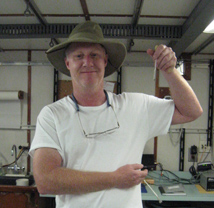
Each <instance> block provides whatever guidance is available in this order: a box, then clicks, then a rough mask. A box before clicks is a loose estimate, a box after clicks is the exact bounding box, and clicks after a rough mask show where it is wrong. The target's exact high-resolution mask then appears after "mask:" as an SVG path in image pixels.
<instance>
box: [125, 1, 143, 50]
mask: <svg viewBox="0 0 214 208" xmlns="http://www.w3.org/2000/svg"><path fill="white" fill-rule="evenodd" d="M143 1H144V0H135V6H134V14H133V17H132V23H131V24H132V26H133V27H134V28H135V27H136V26H137V24H138V21H139V18H140V14H141V10H142V8H143ZM132 46H134V40H133V39H130V40H128V48H127V51H128V52H131V47H132Z"/></svg>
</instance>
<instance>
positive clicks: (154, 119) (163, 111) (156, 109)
mask: <svg viewBox="0 0 214 208" xmlns="http://www.w3.org/2000/svg"><path fill="white" fill-rule="evenodd" d="M147 109H148V116H149V119H148V120H149V138H152V137H156V136H160V135H164V134H167V132H168V130H169V127H170V125H171V122H172V117H173V113H174V109H175V105H174V101H173V100H166V99H160V98H157V97H154V96H149V99H148V106H147Z"/></svg>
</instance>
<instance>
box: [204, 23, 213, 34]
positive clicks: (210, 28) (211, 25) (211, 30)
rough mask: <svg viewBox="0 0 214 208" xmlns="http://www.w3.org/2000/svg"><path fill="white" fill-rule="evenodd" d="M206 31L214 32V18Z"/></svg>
mask: <svg viewBox="0 0 214 208" xmlns="http://www.w3.org/2000/svg"><path fill="white" fill-rule="evenodd" d="M204 33H214V20H213V21H212V22H211V23H210V24H209V25H208V26H207V27H206V29H205V30H204Z"/></svg>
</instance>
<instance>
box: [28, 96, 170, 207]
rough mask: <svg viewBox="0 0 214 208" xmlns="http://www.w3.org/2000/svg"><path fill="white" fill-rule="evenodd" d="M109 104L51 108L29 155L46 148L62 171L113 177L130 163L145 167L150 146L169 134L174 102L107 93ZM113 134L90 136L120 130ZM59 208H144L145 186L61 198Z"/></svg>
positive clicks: (45, 112)
mask: <svg viewBox="0 0 214 208" xmlns="http://www.w3.org/2000/svg"><path fill="white" fill-rule="evenodd" d="M108 96H109V101H110V104H111V105H112V106H113V108H114V111H115V113H116V116H115V114H114V111H113V110H112V108H111V107H108V106H107V102H105V103H104V104H102V105H101V106H97V107H83V106H79V108H80V111H79V116H80V120H81V123H82V127H81V124H80V122H79V118H78V113H77V110H76V106H75V104H74V102H73V101H72V99H71V98H70V97H69V96H67V97H65V98H63V99H61V100H59V101H57V102H55V103H53V104H50V105H48V106H46V107H44V108H43V109H42V111H41V112H40V114H39V116H38V119H37V125H36V132H35V137H34V139H33V142H32V145H31V149H30V155H31V156H32V157H33V154H34V151H35V149H37V148H41V147H50V148H55V149H57V150H58V152H59V154H60V155H61V157H62V159H63V167H67V168H71V169H75V170H84V171H101V172H105V171H106V172H109V171H114V170H116V169H118V168H119V167H121V166H123V165H126V164H135V163H141V158H142V154H143V149H144V146H145V144H146V142H147V141H148V140H149V139H150V138H153V137H155V136H158V135H163V134H166V133H167V131H168V129H169V126H170V124H171V119H172V115H173V112H174V102H173V101H169V100H163V99H158V98H156V97H154V96H149V95H145V94H142V93H122V94H121V95H116V94H113V93H110V92H108ZM117 119H118V121H119V124H120V128H119V129H117V130H115V131H114V132H112V133H109V134H108V133H107V134H102V135H100V136H97V137H94V138H86V137H85V136H84V134H83V129H84V130H85V132H86V133H95V132H102V131H105V130H108V129H112V128H114V127H116V126H117ZM56 207H57V208H69V207H75V208H77V207H80V208H84V207H87V208H88V207H90V208H109V207H111V208H121V207H123V208H141V207H142V201H141V190H140V185H138V186H134V187H132V188H130V189H125V190H122V189H116V188H114V189H110V190H103V191H99V192H95V193H88V194H83V195H80V196H77V195H57V196H56Z"/></svg>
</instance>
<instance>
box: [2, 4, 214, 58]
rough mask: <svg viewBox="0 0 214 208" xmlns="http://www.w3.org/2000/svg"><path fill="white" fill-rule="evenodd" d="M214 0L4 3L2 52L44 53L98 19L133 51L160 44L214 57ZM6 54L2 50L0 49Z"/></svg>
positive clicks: (109, 35) (110, 35)
mask: <svg viewBox="0 0 214 208" xmlns="http://www.w3.org/2000/svg"><path fill="white" fill-rule="evenodd" d="M213 19H214V1H213V0H108V1H106V0H7V1H6V0H5V1H0V51H1V52H4V51H13V50H36V51H40V50H41V51H45V50H47V49H48V48H50V45H53V44H57V43H60V42H63V41H64V40H65V39H66V37H68V35H69V34H70V32H71V31H72V29H73V28H74V27H75V26H76V24H77V23H81V22H84V21H86V20H92V21H95V22H97V23H99V24H100V25H101V27H102V29H103V32H104V36H105V37H106V38H109V39H120V40H121V41H122V42H123V43H124V44H125V45H126V47H127V50H128V52H129V53H134V52H145V51H146V50H147V49H148V48H154V46H155V45H157V44H161V43H163V44H166V45H168V46H170V47H172V48H173V50H174V51H175V52H176V54H177V57H179V56H181V54H182V53H190V54H194V55H197V54H200V55H209V57H210V56H211V57H212V58H214V34H205V33H203V30H204V29H205V28H206V26H207V25H208V24H209V23H210V22H211V21H212V20H213ZM0 57H1V53H0Z"/></svg>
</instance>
